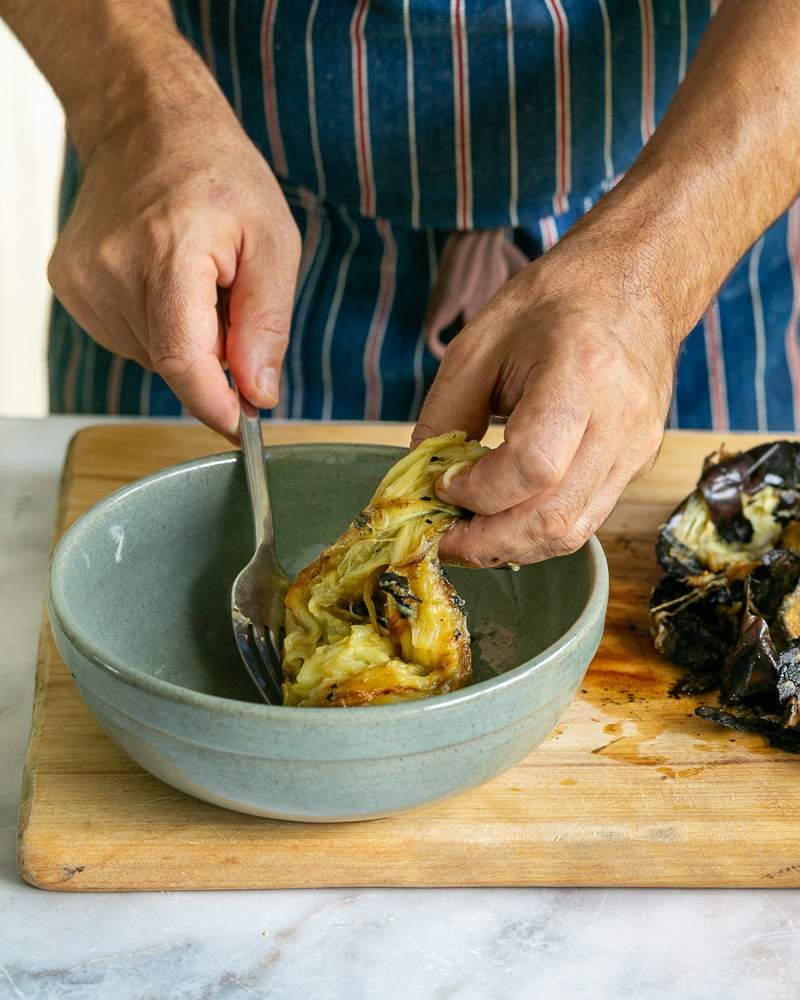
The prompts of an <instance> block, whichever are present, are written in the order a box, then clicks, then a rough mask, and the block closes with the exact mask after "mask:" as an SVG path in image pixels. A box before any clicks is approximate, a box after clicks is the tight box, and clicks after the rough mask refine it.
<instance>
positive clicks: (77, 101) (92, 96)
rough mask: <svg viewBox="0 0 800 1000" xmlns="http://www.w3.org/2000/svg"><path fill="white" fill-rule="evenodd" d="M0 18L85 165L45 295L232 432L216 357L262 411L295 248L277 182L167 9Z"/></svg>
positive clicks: (21, 12)
mask: <svg viewBox="0 0 800 1000" xmlns="http://www.w3.org/2000/svg"><path fill="white" fill-rule="evenodd" d="M0 12H2V13H3V14H4V15H5V16H6V17H7V18H8V19H9V21H10V23H11V25H12V27H13V28H14V29H15V30H16V31H17V32H18V34H19V35H20V37H21V38H22V40H23V41H24V42H25V44H26V45H27V46H28V48H29V50H30V51H31V53H32V54H33V55H34V58H36V59H37V62H38V63H39V65H40V66H41V67H42V69H43V70H44V72H45V73H46V75H47V76H48V78H49V79H50V81H51V83H52V84H53V86H54V88H55V90H56V92H57V93H58V95H59V97H61V99H62V102H63V103H64V106H65V110H66V115H67V128H68V131H69V132H70V135H71V137H72V139H73V141H74V142H75V145H76V148H77V150H78V154H79V157H80V160H81V164H82V172H83V179H82V184H81V189H80V193H79V195H78V198H77V200H76V202H75V205H74V207H73V209H72V213H71V215H70V217H69V220H68V221H67V224H66V226H65V227H64V231H63V232H62V234H61V236H60V237H59V240H58V242H57V244H56V247H55V251H54V253H53V256H52V259H51V261H50V267H49V271H48V277H49V279H50V283H51V284H52V286H53V290H54V291H55V293H56V295H57V296H58V298H59V299H60V300H61V302H62V303H63V304H64V306H65V307H66V308H67V309H68V310H69V312H70V313H72V315H73V316H74V317H75V319H76V320H77V321H78V323H80V324H81V326H82V327H83V328H84V329H85V330H86V331H87V332H88V333H89V334H90V335H91V336H92V337H93V338H94V339H95V340H97V341H98V342H99V343H100V344H102V345H103V346H104V347H106V348H108V349H109V350H110V351H113V352H114V353H115V354H120V355H122V356H124V357H127V358H133V359H134V360H135V361H137V362H139V363H140V364H142V365H144V366H145V367H147V368H151V369H153V370H155V371H157V372H158V373H159V374H160V375H162V376H163V377H164V379H166V381H167V382H168V383H169V385H170V386H171V387H172V389H173V390H174V391H175V393H176V395H177V396H178V397H179V398H180V400H181V401H182V402H183V404H184V405H185V406H186V408H187V409H188V410H190V411H191V412H192V413H193V414H194V415H195V416H197V417H199V418H200V419H201V420H203V421H204V422H205V423H207V424H209V425H210V426H211V427H214V428H215V429H217V430H219V431H221V432H222V433H224V434H226V435H228V436H229V437H235V436H236V433H237V423H238V414H239V406H238V402H237V400H236V396H235V394H234V392H233V391H232V390H231V389H230V387H229V386H228V382H227V378H226V376H225V373H224V371H223V366H224V363H226V362H227V364H228V365H229V366H230V369H231V371H232V373H233V375H234V377H235V379H236V382H237V384H238V385H239V387H240V388H241V390H242V392H243V393H244V395H245V396H247V397H248V398H249V399H250V400H251V401H252V402H253V403H256V404H257V405H260V406H263V407H271V406H274V405H275V403H276V402H277V401H278V386H279V378H280V369H281V364H282V361H283V355H284V353H285V350H286V345H287V342H288V337H289V328H290V321H291V311H292V303H293V299H294V290H295V281H296V275H297V266H298V261H299V256H300V239H299V234H298V231H297V227H296V225H295V223H294V220H293V218H292V216H291V213H290V211H289V208H288V206H287V204H286V201H285V199H284V197H283V193H282V192H281V190H280V187H279V186H278V183H277V181H276V180H275V177H274V176H273V174H272V172H271V171H270V169H269V167H268V166H267V164H266V163H265V161H264V159H263V158H262V157H261V155H260V154H259V152H258V150H257V149H256V148H255V146H254V145H253V144H252V143H251V142H250V140H249V139H248V138H247V136H246V135H245V133H244V131H243V130H242V128H241V126H240V125H239V122H238V121H237V120H236V117H235V115H234V114H233V111H232V110H231V108H230V106H229V105H228V103H227V101H226V100H225V97H224V95H223V94H222V92H221V91H220V90H219V88H218V87H217V85H216V82H215V81H214V80H213V78H212V77H211V75H210V74H209V72H208V70H207V69H206V67H205V65H204V64H203V63H202V61H201V60H200V59H199V58H198V57H197V55H196V53H195V52H194V51H193V50H192V49H191V47H190V46H189V44H188V43H187V42H186V41H185V39H183V38H182V37H181V36H180V34H179V33H178V31H177V28H176V27H175V24H174V21H173V20H172V15H171V13H170V10H169V5H168V3H167V0H135V2H134V0H113V2H112V0H75V2H74V3H72V4H69V5H64V4H62V3H61V0H42V2H40V3H38V4H29V3H26V2H25V0H0ZM66 38H69V40H70V42H69V44H65V39H66ZM84 40H86V44H87V45H88V50H87V52H85V53H82V52H81V49H80V47H81V45H82V44H83V43H84ZM87 56H90V58H87ZM89 64H90V65H91V72H87V69H86V66H87V65H89ZM218 287H222V288H227V289H229V290H230V294H229V296H228V299H229V305H228V312H229V320H230V331H229V337H228V342H227V344H226V343H224V342H223V339H222V336H221V332H220V326H219V322H218V316H217V311H216V302H217V289H218Z"/></svg>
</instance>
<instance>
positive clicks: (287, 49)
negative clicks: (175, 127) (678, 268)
mask: <svg viewBox="0 0 800 1000" xmlns="http://www.w3.org/2000/svg"><path fill="white" fill-rule="evenodd" d="M174 6H175V15H176V18H177V21H178V26H179V28H180V30H181V31H182V32H183V33H184V34H185V36H186V37H187V38H188V39H189V41H190V42H191V43H192V45H193V46H194V47H195V48H196V49H197V51H198V52H199V53H200V54H201V56H202V57H203V58H204V60H205V62H206V64H207V65H208V67H209V69H210V70H211V72H212V73H213V74H214V76H215V77H216V79H217V80H218V81H219V84H220V86H221V87H222V89H223V91H224V92H225V94H226V95H227V98H228V100H229V101H230V102H231V104H232V106H233V108H234V109H235V111H236V114H237V116H238V117H239V119H240V121H241V122H242V125H243V126H244V128H245V130H246V131H247V133H248V135H249V136H250V137H251V138H252V139H253V141H254V142H255V144H256V145H257V146H258V148H259V149H260V150H261V151H262V153H263V155H264V156H265V157H266V159H267V161H268V162H269V163H270V165H271V166H272V168H273V170H274V171H275V173H276V174H277V176H278V177H279V179H280V181H281V184H282V187H283V190H284V192H285V195H286V198H287V200H288V203H289V205H290V207H291V210H292V212H293V214H294V217H295V219H296V220H297V223H298V226H299V227H300V230H301V233H302V236H303V254H302V262H301V268H300V277H299V282H298V287H297V296H296V301H295V309H294V316H293V329H292V336H291V342H290V346H289V351H288V354H287V358H286V364H285V367H284V373H283V381H282V397H281V402H280V404H279V405H278V407H277V408H276V409H275V410H274V411H273V416H280V417H305V418H319V417H322V418H326V419H328V418H334V419H339V418H342V419H361V418H365V419H370V420H377V419H383V420H406V419H414V417H415V416H416V414H417V413H418V411H419V407H420V403H421V401H422V398H423V395H424V393H425V391H426V388H427V387H428V386H429V385H430V383H431V381H432V379H433V377H434V375H435V371H436V360H435V359H434V357H433V356H432V355H431V354H430V353H429V351H428V350H427V346H426V331H425V330H424V328H423V317H424V313H425V307H426V302H427V298H428V293H429V291H430V289H431V287H432V285H433V283H434V281H435V278H436V272H437V263H438V260H439V255H440V253H441V250H442V247H443V245H444V242H445V240H446V238H447V235H448V234H449V233H450V232H452V231H453V230H456V229H459V230H464V229H473V228H485V227H498V226H506V227H509V228H510V229H512V230H513V232H514V238H515V240H516V242H517V243H518V244H519V245H520V246H521V247H522V248H523V249H524V250H525V252H526V253H527V254H528V256H530V257H535V256H537V255H540V254H541V253H543V252H545V251H546V250H547V249H548V248H549V247H551V246H552V245H553V244H554V243H555V242H556V241H557V240H558V239H559V237H560V236H561V235H562V234H563V233H564V232H565V231H566V230H567V229H568V228H569V227H570V226H571V225H572V224H573V223H574V222H575V221H576V220H577V219H579V218H580V217H581V216H582V215H583V214H584V213H585V212H586V211H587V210H588V209H589V208H590V207H591V206H592V204H593V203H594V202H595V201H596V200H597V199H598V198H599V197H601V196H602V195H603V193H604V192H605V191H607V190H608V189H609V187H610V186H612V185H613V183H614V182H615V180H616V179H617V178H618V177H619V176H620V175H621V174H622V173H624V171H625V170H626V169H627V168H628V167H629V166H630V164H631V162H632V161H633V159H634V158H635V156H636V155H637V153H638V152H639V150H640V149H641V147H642V145H643V143H644V142H646V141H647V139H648V138H649V136H650V135H651V134H652V132H653V129H654V128H655V126H656V123H657V122H658V120H659V118H660V116H661V115H662V114H663V112H664V110H665V109H666V106H667V104H668V102H669V100H670V98H671V96H672V94H673V93H674V91H675V89H676V87H677V86H678V84H679V82H680V80H681V78H682V77H683V75H684V73H685V70H686V65H687V62H688V60H689V59H690V58H691V55H692V52H693V50H694V49H695V47H696V45H697V42H698V41H699V39H700V36H701V35H702V33H703V31H704V30H705V28H706V26H707V24H708V22H709V19H710V17H711V16H712V13H713V8H714V7H715V3H714V0H323V2H320V0H175V4H174ZM79 183H80V176H79V166H78V163H77V161H76V158H75V156H74V154H73V152H72V151H71V150H68V151H67V158H66V166H65V171H64V181H63V185H62V198H61V218H62V221H63V219H64V218H65V217H66V215H67V214H68V212H69V210H70V207H71V205H72V202H73V200H74V197H75V195H76V192H77V189H78V185H79ZM265 277H266V276H265ZM799 326H800V208H798V205H797V204H795V205H794V206H793V207H792V209H791V210H790V211H789V213H788V214H787V215H786V216H784V217H783V218H781V219H780V220H779V221H778V222H777V223H776V224H775V225H774V226H772V228H771V229H770V230H769V231H768V232H767V233H766V234H764V236H762V237H761V239H760V240H759V241H758V243H757V244H756V245H755V246H754V247H753V248H752V250H751V251H750V252H749V253H748V254H747V255H746V256H745V258H744V259H743V260H742V261H741V262H740V263H739V265H738V266H737V267H736V268H735V270H734V271H733V273H732V274H731V275H730V277H729V279H728V281H727V283H726V284H725V286H724V287H723V289H722V291H721V292H720V295H719V297H718V298H717V300H716V301H715V302H714V303H713V304H712V306H711V307H710V308H709V310H708V312H707V314H706V316H705V317H704V318H703V320H702V322H701V323H700V324H699V325H698V327H697V328H696V329H695V330H694V331H693V332H692V334H691V335H690V337H689V338H688V340H687V342H686V346H685V349H684V352H683V354H682V358H681V363H680V370H679V378H678V383H677V390H676V394H675V400H674V403H673V408H672V413H671V418H670V419H671V423H672V424H673V425H674V426H683V427H713V428H716V429H720V430H722V429H726V428H729V427H730V428H736V429H739V428H757V429H760V430H765V429H768V428H769V429H775V430H783V429H790V428H794V427H800V341H799V340H798V327H799ZM453 332H455V331H450V333H451V334H452V333H453ZM49 364H50V394H51V408H52V410H53V411H54V412H89V413H104V412H109V413H128V414H153V415H173V414H174V415H177V414H180V412H181V407H180V404H179V402H178V401H177V400H176V399H175V397H174V396H173V395H172V393H171V392H170V390H169V388H168V387H167V386H166V384H165V383H164V382H163V380H162V379H160V378H159V377H158V376H156V375H153V374H151V373H149V372H146V371H143V370H142V369H141V368H140V367H139V366H138V365H136V364H135V363H133V362H130V361H124V360H122V359H120V358H118V357H115V356H113V355H112V354H110V353H109V352H108V351H105V350H104V349H103V348H101V347H99V346H98V345H96V344H95V343H94V342H93V341H91V340H90V339H89V338H88V337H87V336H86V335H85V334H84V332H83V331H82V330H81V329H80V328H79V327H78V326H77V325H76V324H75V322H74V321H73V320H72V318H71V317H70V316H69V315H68V314H67V313H66V312H65V311H64V310H63V308H61V306H60V305H59V304H58V303H55V304H54V307H53V312H52V321H51V331H50V348H49Z"/></svg>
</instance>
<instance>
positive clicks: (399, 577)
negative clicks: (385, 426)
mask: <svg viewBox="0 0 800 1000" xmlns="http://www.w3.org/2000/svg"><path fill="white" fill-rule="evenodd" d="M485 450H486V449H484V448H482V447H481V445H479V444H478V443H477V442H476V441H467V440H466V435H465V434H464V433H463V432H462V431H454V432H452V433H450V434H442V435H440V436H439V437H436V438H430V439H429V440H428V441H425V442H423V443H422V444H421V445H420V446H419V447H418V448H416V449H415V450H414V451H412V452H410V453H409V454H408V455H406V456H405V457H404V458H402V459H401V460H400V461H399V462H397V464H396V465H394V466H393V467H392V468H391V469H390V470H389V472H388V473H387V474H386V476H385V477H384V479H383V480H382V481H381V483H380V484H379V485H378V488H377V490H376V491H375V495H374V496H373V498H372V500H371V501H370V503H369V504H368V506H366V507H365V508H364V510H362V511H361V512H360V513H359V514H358V515H356V517H355V518H354V520H353V522H352V524H351V525H350V527H349V528H348V529H347V531H346V532H345V533H344V534H343V535H342V537H341V538H339V540H338V541H336V542H334V543H333V545H331V546H329V547H328V548H327V549H325V550H324V551H323V552H322V553H321V555H320V556H319V557H318V558H317V559H315V560H314V562H313V563H311V565H310V566H307V567H306V568H305V569H304V570H302V571H301V572H300V573H299V574H298V576H297V579H296V580H295V582H294V583H293V584H292V586H291V587H290V588H289V590H288V592H287V594H286V599H285V602H286V639H285V641H284V647H283V672H284V678H285V680H284V685H283V695H284V698H283V701H284V704H285V705H294V706H301V707H323V708H324V707H334V706H338V707H347V706H356V705H380V704H386V703H388V702H396V701H406V700H410V699H417V698H426V697H429V696H431V695H435V694H444V693H445V692H447V691H453V690H456V689H457V688H461V687H463V686H464V685H465V684H467V683H468V681H469V680H470V679H471V676H472V660H471V653H470V645H469V633H468V632H467V623H466V616H465V613H464V602H463V601H462V600H461V598H460V597H459V596H458V594H456V592H455V590H454V589H453V587H452V585H451V584H450V582H449V581H448V579H447V578H446V577H445V576H444V574H443V573H442V569H441V566H440V564H439V558H438V550H439V539H440V538H441V536H442V535H443V534H444V532H445V531H447V530H448V528H450V527H451V526H452V525H453V524H454V523H455V522H456V521H457V520H458V518H459V517H461V516H463V513H464V512H463V511H461V510H460V509H459V508H457V507H451V506H450V505H448V504H446V503H443V502H442V501H441V500H438V499H437V497H436V494H435V492H434V484H435V482H436V480H437V479H438V478H439V476H441V475H443V474H444V476H445V477H448V476H452V475H453V474H454V473H455V472H456V471H458V470H459V469H462V468H464V467H465V466H467V465H469V464H471V463H473V462H476V461H477V460H478V459H479V458H480V456H481V455H482V454H483V453H484V451H485Z"/></svg>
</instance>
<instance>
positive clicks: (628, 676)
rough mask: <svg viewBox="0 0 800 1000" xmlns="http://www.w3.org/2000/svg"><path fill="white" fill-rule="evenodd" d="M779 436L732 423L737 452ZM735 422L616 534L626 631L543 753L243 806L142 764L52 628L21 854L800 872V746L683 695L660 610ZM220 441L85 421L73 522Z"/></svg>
mask: <svg viewBox="0 0 800 1000" xmlns="http://www.w3.org/2000/svg"><path fill="white" fill-rule="evenodd" d="M268 434H269V438H270V440H271V441H273V442H275V443H284V442H293V441H320V440H328V441H380V442H386V443H396V444H405V443H407V441H408V435H409V429H408V428H407V427H405V426H400V425H394V426H391V425H382V426H381V425H343V424H336V425H318V424H314V423H301V424H294V425H288V424H287V425H282V426H280V425H275V426H270V427H269V429H268ZM758 440H762V438H758V437H755V436H752V435H750V436H747V437H742V438H739V437H737V436H736V435H731V434H729V435H726V441H727V443H728V444H729V445H731V446H734V445H735V446H742V447H745V446H747V447H749V446H750V445H751V444H754V443H756V442H757V441H758ZM719 444H720V438H719V436H718V435H716V434H695V433H670V434H668V435H667V440H666V442H665V445H664V449H663V451H662V454H661V457H660V459H659V461H658V464H657V465H656V467H655V469H654V470H653V471H652V472H651V473H650V475H648V476H647V477H646V478H645V479H644V480H642V481H640V482H639V483H636V484H634V485H632V486H631V487H630V488H629V489H628V491H627V493H626V494H625V496H624V498H623V499H622V501H621V502H620V504H619V506H618V507H617V509H616V511H615V513H614V514H613V516H612V517H611V519H610V520H609V522H608V523H607V525H606V526H605V528H604V530H603V532H602V535H601V537H602V541H603V544H604V546H605V549H606V552H607V554H608V559H609V564H610V569H611V581H612V584H611V600H610V604H609V612H608V624H607V628H606V633H605V638H604V639H603V642H602V645H601V647H600V651H599V652H598V654H597V656H596V658H595V660H594V663H593V664H592V667H591V669H590V671H589V674H588V676H587V679H586V682H585V684H584V686H583V689H582V690H581V692H580V694H579V695H578V697H577V698H576V699H575V701H574V702H573V704H572V705H571V707H570V708H569V710H568V712H567V714H566V716H565V718H564V719H563V721H562V723H561V724H560V725H559V726H558V727H557V729H556V730H555V732H554V733H553V734H552V736H551V737H550V738H549V739H548V740H547V741H546V742H545V743H544V745H543V746H542V747H541V748H540V749H539V750H537V751H536V752H535V753H533V754H532V755H531V756H530V757H529V758H528V759H527V760H525V761H524V762H523V763H521V764H519V765H517V766H516V767H515V768H513V769H512V770H511V771H508V772H507V773H506V774H504V775H502V776H500V777H499V778H496V779H495V780H494V781H492V782H490V783H489V784H487V785H485V786H484V787H482V788H480V789H478V790H476V791H472V792H469V793H467V794H464V795H461V796H459V797H457V798H454V799H452V800H450V801H448V802H445V803H440V804H438V805H433V806H428V807H426V808H423V809H419V810H417V811H415V812H413V813H410V814H407V815H405V816H401V817H396V818H392V819H386V820H374V821H372V822H364V823H354V824H337V825H333V826H318V825H313V824H308V825H306V824H293V823H286V822H277V821H273V820H265V819H259V818H257V817H253V816H245V815H240V814H238V813H234V812H228V811H227V810H225V809H221V808H218V807H216V806H212V805H208V804H206V803H205V802H200V801H199V800H196V799H193V798H190V797H189V796H187V795H184V794H182V793H181V792H178V791H175V790H174V789H172V788H170V787H169V786H167V785H164V784H162V783H161V782H160V781H158V780H156V779H155V778H153V777H151V776H150V775H149V774H147V773H146V772H144V771H143V770H141V768H139V767H138V766H137V765H136V764H134V763H133V762H132V761H131V760H129V759H128V758H127V757H126V756H125V755H124V754H123V753H122V751H120V750H118V749H117V747H116V746H114V744H113V743H111V741H110V740H109V739H108V738H107V737H106V735H105V734H104V732H103V731H102V730H101V729H100V727H99V726H98V725H97V724H96V723H95V721H94V719H93V718H92V716H91V715H90V714H89V712H88V710H87V709H86V708H85V706H84V704H83V702H82V701H81V699H80V697H79V695H78V693H77V691H76V689H75V687H74V685H73V682H72V679H71V677H70V676H69V674H68V672H67V670H66V668H65V667H64V666H63V664H62V662H61V660H60V658H59V656H58V653H57V652H56V649H55V647H54V645H53V642H52V638H51V635H50V631H49V627H48V626H47V624H45V625H44V626H43V629H42V636H41V646H40V652H39V661H38V668H37V680H36V693H35V698H34V711H33V724H32V729H31V736H30V743H29V747H28V756H27V763H26V768H25V777H24V784H23V790H22V804H21V812H20V827H19V867H20V871H21V873H22V875H23V877H24V878H25V879H26V880H27V881H29V882H31V883H32V884H34V885H36V886H40V887H42V888H47V889H65V890H73V891H84V890H120V889H170V890H174V889H222V888H251V887H294V886H376V885H380V886H454V885H469V886H478V885H485V886H491V885H505V886H512V885H568V886H589V885H599V886H763V887H774V886H799V885H800V821H799V818H800V758H798V757H793V756H791V755H787V754H783V753H780V752H779V751H777V750H773V749H771V748H770V747H768V746H767V745H765V742H764V741H763V740H762V738H761V737H758V736H752V735H745V734H734V733H729V732H728V731H726V730H722V729H718V728H715V727H713V726H711V725H710V724H707V723H704V722H702V721H701V720H699V719H697V718H696V717H695V716H694V715H693V714H692V712H693V709H694V707H695V704H696V702H695V701H694V700H692V699H690V698H686V699H682V700H675V699H672V698H670V697H669V696H668V693H667V692H668V689H669V687H670V684H671V683H672V682H673V681H674V679H675V676H676V673H675V670H674V668H672V667H670V666H669V664H667V663H666V662H665V661H663V660H662V659H661V658H660V657H659V656H658V655H657V654H656V653H655V652H654V651H653V648H652V646H651V643H650V639H649V637H648V633H647V620H646V612H645V609H646V604H647V599H648V593H649V590H650V587H651V586H652V584H653V583H654V581H655V580H656V579H657V578H658V576H659V571H658V568H657V566H656V562H655V558H654V554H653V543H654V539H655V533H656V529H657V527H658V525H659V524H660V523H661V522H662V520H663V519H664V517H665V515H666V514H667V513H668V512H669V511H670V510H671V509H672V507H673V506H674V505H675V504H676V502H677V501H678V500H679V499H680V498H681V497H682V496H683V495H684V494H685V493H687V492H688V490H689V489H690V488H691V486H692V485H693V483H694V480H695V478H696V476H697V473H698V470H699V469H700V465H701V462H702V459H703V457H704V456H705V455H707V454H708V453H709V452H711V451H713V450H714V449H715V448H716V447H717V446H718V445H719ZM219 450H220V438H218V437H217V436H215V435H214V434H212V433H211V432H209V431H207V430H205V429H204V428H200V427H196V426H186V425H171V426H170V425H156V424H147V423H141V424H137V425H135V426H134V425H130V426H128V425H124V426H120V425H116V426H103V427H96V428H91V429H89V430H85V431H82V432H81V433H79V434H78V435H77V437H76V438H75V439H74V441H73V442H72V445H71V447H70V450H69V454H68V457H67V462H66V466H65V470H64V477H63V483H62V491H61V500H60V504H59V510H58V524H57V528H56V535H57V536H58V535H59V534H60V533H61V532H62V531H63V530H64V529H65V528H66V527H67V526H68V525H69V524H71V523H72V521H73V520H74V519H75V518H76V517H77V516H78V515H79V514H81V513H82V512H83V511H84V510H86V508H87V507H89V506H90V505H91V504H92V503H94V502H95V501H97V500H99V499H100V498H101V497H102V496H104V495H105V494H107V493H109V492H110V491H111V490H114V489H116V488H117V487H119V486H122V485H123V484H124V483H127V482H128V481H130V480H132V479H135V478H137V477H139V476H142V475H145V474H146V473H149V472H152V471H153V470H155V469H158V468H160V467H162V466H165V465H168V464H171V463H174V462H179V461H183V460H185V459H189V458H194V457H196V456H200V455H203V454H207V453H209V452H213V451H219Z"/></svg>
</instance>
